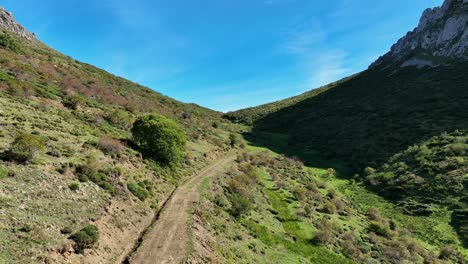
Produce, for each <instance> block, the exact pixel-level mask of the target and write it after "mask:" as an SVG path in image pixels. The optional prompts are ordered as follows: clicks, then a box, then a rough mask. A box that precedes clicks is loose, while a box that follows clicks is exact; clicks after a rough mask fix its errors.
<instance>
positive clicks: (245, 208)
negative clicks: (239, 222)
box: [229, 193, 252, 218]
mask: <svg viewBox="0 0 468 264" xmlns="http://www.w3.org/2000/svg"><path fill="white" fill-rule="evenodd" d="M229 201H230V202H231V210H230V213H231V215H232V216H234V217H236V218H237V217H240V216H242V215H244V214H246V213H248V212H249V211H250V210H251V209H252V203H251V202H250V200H249V199H247V198H246V197H244V196H242V195H240V194H237V193H234V194H232V195H230V196H229Z"/></svg>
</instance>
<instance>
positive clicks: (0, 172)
mask: <svg viewBox="0 0 468 264" xmlns="http://www.w3.org/2000/svg"><path fill="white" fill-rule="evenodd" d="M9 172H10V171H9V170H8V169H7V168H5V167H3V166H1V165H0V180H1V179H3V178H6V177H7V176H8V174H9Z"/></svg>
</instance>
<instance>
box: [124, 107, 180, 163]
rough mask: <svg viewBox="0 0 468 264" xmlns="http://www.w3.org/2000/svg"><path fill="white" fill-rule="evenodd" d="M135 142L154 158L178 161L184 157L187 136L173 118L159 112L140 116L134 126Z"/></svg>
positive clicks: (167, 161)
mask: <svg viewBox="0 0 468 264" xmlns="http://www.w3.org/2000/svg"><path fill="white" fill-rule="evenodd" d="M132 136H133V142H134V143H135V145H137V146H138V147H139V148H141V150H143V151H144V152H145V153H146V154H147V155H149V156H151V157H152V158H154V159H156V160H158V161H160V162H163V163H166V164H173V163H178V162H180V161H181V160H182V158H183V157H184V152H185V145H186V142H187V139H186V136H185V133H184V131H183V130H182V128H181V127H180V126H179V125H178V124H177V123H176V122H174V121H172V120H171V119H169V118H167V117H164V116H162V115H158V114H150V115H144V116H141V117H139V118H138V119H137V120H136V121H135V123H134V124H133V128H132Z"/></svg>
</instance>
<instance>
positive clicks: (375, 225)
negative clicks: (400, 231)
mask: <svg viewBox="0 0 468 264" xmlns="http://www.w3.org/2000/svg"><path fill="white" fill-rule="evenodd" d="M368 230H369V232H374V233H375V234H376V235H379V236H383V237H387V238H390V237H391V231H390V229H389V228H388V227H387V226H386V225H384V224H382V223H379V222H377V221H372V222H371V223H370V224H369V228H368Z"/></svg>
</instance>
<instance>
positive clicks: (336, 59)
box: [308, 49, 352, 89]
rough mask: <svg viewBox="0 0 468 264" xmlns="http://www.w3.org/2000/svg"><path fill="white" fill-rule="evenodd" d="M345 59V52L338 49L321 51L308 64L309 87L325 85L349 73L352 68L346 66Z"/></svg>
mask: <svg viewBox="0 0 468 264" xmlns="http://www.w3.org/2000/svg"><path fill="white" fill-rule="evenodd" d="M346 60H347V55H346V53H345V52H344V51H343V50H340V49H338V50H327V51H326V52H321V53H320V54H319V56H318V57H316V58H315V59H314V60H311V61H310V64H309V67H310V69H309V71H310V77H309V80H308V85H309V88H312V89H313V88H317V87H320V86H323V85H327V84H329V83H331V82H334V81H336V80H338V79H341V78H343V77H346V76H347V75H349V74H351V73H352V70H351V69H349V68H348V67H347V66H346Z"/></svg>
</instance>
